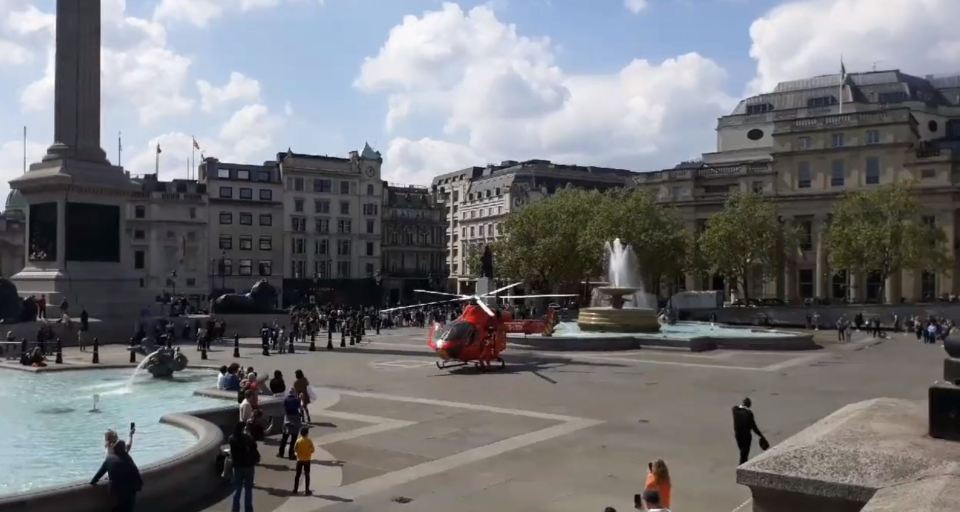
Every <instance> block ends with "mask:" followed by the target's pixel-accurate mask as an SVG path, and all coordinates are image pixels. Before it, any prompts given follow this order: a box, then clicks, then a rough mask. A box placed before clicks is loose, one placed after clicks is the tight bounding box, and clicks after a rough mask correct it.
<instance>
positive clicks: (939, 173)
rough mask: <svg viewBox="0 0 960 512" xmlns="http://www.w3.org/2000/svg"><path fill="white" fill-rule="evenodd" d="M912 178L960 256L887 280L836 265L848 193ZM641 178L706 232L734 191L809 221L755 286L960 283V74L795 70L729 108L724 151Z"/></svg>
mask: <svg viewBox="0 0 960 512" xmlns="http://www.w3.org/2000/svg"><path fill="white" fill-rule="evenodd" d="M902 180H912V181H913V182H914V183H915V188H916V190H917V193H918V194H919V196H920V202H921V205H922V208H923V209H924V213H923V216H922V219H918V220H922V221H923V222H926V223H929V224H932V225H935V226H938V227H942V229H943V230H944V233H945V234H946V237H947V248H948V250H949V251H950V255H951V256H952V259H953V261H954V264H953V268H952V269H950V271H949V272H944V273H940V274H933V273H927V272H918V271H903V272H899V273H897V274H896V275H894V276H892V277H890V278H888V279H887V280H886V282H881V278H880V277H879V276H876V275H856V274H851V275H847V273H846V272H844V271H841V270H838V269H831V268H829V265H828V263H827V262H828V254H827V252H826V250H825V247H824V243H823V236H824V233H825V231H826V229H827V226H828V224H829V221H830V212H831V211H832V209H833V207H834V205H835V204H836V203H837V201H838V200H840V199H841V198H843V197H844V196H845V195H846V194H848V193H850V192H856V191H861V190H870V189H873V188H876V187H878V186H881V185H884V184H889V183H893V182H895V181H902ZM635 182H636V185H637V186H638V187H640V188H644V189H648V190H650V191H651V192H653V193H654V194H656V195H657V197H658V199H659V200H660V201H661V202H663V203H664V204H668V205H671V206H674V207H676V208H677V211H678V212H679V213H680V215H681V216H682V218H683V219H684V221H685V222H686V224H687V227H688V228H689V229H690V230H691V231H694V232H699V231H700V230H702V229H703V227H704V226H705V223H706V221H707V219H709V218H710V216H711V215H713V214H715V213H717V212H719V211H720V210H721V209H722V208H723V204H724V202H725V201H726V200H727V198H728V197H729V196H730V194H731V193H733V192H737V191H739V192H755V193H759V194H762V195H764V196H766V197H768V198H770V199H771V200H772V201H773V202H774V203H775V204H776V206H777V209H778V212H779V215H780V216H781V218H782V220H783V221H784V222H788V223H791V224H793V225H795V226H796V228H797V229H798V231H799V233H800V238H801V240H800V250H799V253H798V254H796V255H788V256H787V258H786V261H785V263H784V265H783V268H781V269H779V270H777V271H776V272H775V273H774V275H772V276H762V275H760V274H759V273H758V274H757V275H754V276H752V279H748V282H750V281H752V282H753V284H752V285H751V290H750V294H751V296H752V297H775V298H779V299H783V300H786V301H789V302H801V301H804V300H809V299H829V300H832V301H843V300H847V301H857V302H859V301H875V302H879V301H881V300H885V301H887V302H899V301H900V300H907V301H920V300H932V299H935V298H943V297H948V296H951V295H954V294H957V293H960V272H958V271H960V264H958V262H957V257H956V256H957V253H956V248H957V245H956V244H957V241H958V240H960V236H958V235H960V231H958V230H960V217H958V211H960V210H958V208H957V207H958V202H957V198H958V197H960V195H958V192H960V76H954V77H942V78H933V77H927V78H919V77H915V76H910V75H906V74H903V73H900V72H899V71H879V72H869V73H855V74H850V75H846V76H844V77H841V76H840V75H828V76H821V77H815V78H810V79H804V80H796V81H791V82H784V83H781V84H779V85H778V86H777V87H776V88H775V90H774V91H773V92H771V93H768V94H761V95H758V96H754V97H751V98H747V99H745V100H743V101H741V102H740V104H739V105H737V107H736V108H735V109H734V111H733V112H732V113H731V114H730V115H728V116H724V117H722V118H720V120H719V122H718V127H717V151H715V152H711V153H705V154H704V155H703V158H702V161H697V162H691V163H685V164H681V165H679V166H677V167H676V168H673V169H667V170H662V171H657V172H651V173H644V174H641V175H639V176H637V177H636V179H635ZM882 285H883V286H882ZM680 289H726V290H727V291H728V292H729V287H728V286H725V283H723V280H722V279H719V278H718V277H716V276H693V275H687V276H684V277H683V278H681V279H677V280H676V282H675V283H673V286H668V287H667V288H666V290H665V291H666V292H667V293H672V292H674V291H677V290H680ZM881 289H884V290H886V293H885V297H880V296H879V293H880V290H881Z"/></svg>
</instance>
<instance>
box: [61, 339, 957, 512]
mask: <svg viewBox="0 0 960 512" xmlns="http://www.w3.org/2000/svg"><path fill="white" fill-rule="evenodd" d="M423 337H424V335H423V332H422V330H419V329H397V330H393V331H385V332H384V333H383V334H381V335H379V336H377V335H371V336H368V337H367V338H366V339H365V341H364V343H363V344H362V345H360V346H357V347H348V348H346V349H340V348H337V349H336V350H335V351H333V352H327V351H325V350H322V351H318V352H307V351H305V350H303V348H302V347H301V346H298V347H297V348H298V352H297V353H296V354H293V355H290V354H278V355H273V356H270V357H264V356H262V355H260V354H259V340H253V339H247V340H242V349H241V353H242V357H241V358H240V360H239V361H238V362H240V363H242V364H244V365H250V366H254V367H255V368H256V369H257V370H258V371H260V372H270V373H272V372H273V370H281V371H283V373H284V376H285V377H286V378H287V380H288V382H289V381H290V380H292V376H293V371H294V370H295V369H298V368H299V369H303V370H304V371H305V372H306V374H307V377H308V378H309V379H310V380H311V382H312V383H313V384H314V385H315V386H317V387H318V389H319V391H320V393H319V394H320V397H319V400H318V402H317V403H315V404H314V406H313V407H312V408H311V414H312V420H313V423H314V428H313V429H312V437H313V438H314V439H315V442H316V444H317V446H318V452H317V454H316V459H317V460H316V461H315V464H314V466H313V468H314V469H313V481H314V484H313V487H314V496H312V497H303V496H298V497H291V496H290V490H291V488H292V480H293V463H292V462H290V461H287V460H284V459H278V458H276V441H277V440H276V439H268V440H267V441H266V442H265V443H264V444H265V446H264V445H261V453H262V454H263V461H262V463H261V466H260V467H258V468H257V478H256V480H257V486H256V504H257V509H258V510H278V511H285V512H299V511H304V512H306V511H312V510H320V509H323V510H330V511H343V512H346V511H361V510H363V511H366V510H370V511H374V510H375V511H382V510H417V511H449V510H458V511H489V510H503V511H508V510H511V511H512V510H517V511H520V510H523V511H535V510H543V511H570V512H574V511H576V512H581V511H600V510H603V507H604V506H607V505H610V506H614V507H616V508H617V510H621V511H622V510H630V509H632V497H633V494H634V493H635V492H639V491H640V490H642V484H643V478H644V476H645V471H646V466H647V462H648V461H650V460H652V459H655V458H658V457H660V458H663V459H665V460H666V461H667V463H668V465H669V467H670V470H671V474H672V479H673V482H674V493H673V496H674V498H673V501H674V503H673V510H676V511H723V512H726V511H733V510H749V503H748V499H749V492H748V490H747V489H746V488H745V487H741V486H739V485H737V484H736V483H735V482H734V479H735V468H736V460H737V450H736V446H735V444H734V440H733V434H732V419H731V414H730V407H731V406H733V405H734V404H736V403H737V402H738V401H739V400H740V399H742V398H743V397H744V396H747V395H749V396H750V397H751V398H752V399H753V401H754V410H755V412H756V416H757V421H758V423H759V425H760V428H761V429H762V430H763V431H764V433H765V434H766V436H767V437H768V438H769V439H770V440H771V442H772V443H776V442H778V441H780V440H783V439H785V438H787V437H789V436H790V435H791V434H793V433H795V432H797V431H799V430H801V429H802V428H804V427H806V426H808V425H809V424H811V423H813V422H814V421H816V420H817V419H819V418H821V417H823V416H825V415H827V414H829V413H831V412H833V411H834V410H836V409H838V408H839V407H841V406H843V405H844V404H847V403H850V402H855V401H859V400H863V399H867V398H872V397H878V396H889V397H903V398H910V399H917V400H919V399H923V398H925V395H926V391H927V386H928V385H929V383H930V382H931V381H933V380H934V379H936V378H937V376H938V375H939V372H940V366H941V364H942V360H943V350H942V348H941V347H939V346H936V347H934V346H930V345H921V344H919V343H917V342H916V340H915V339H914V338H913V337H912V336H907V335H895V336H894V337H893V338H892V339H887V340H874V339H871V338H868V337H867V336H866V335H865V334H863V333H857V335H856V336H855V338H854V342H853V343H850V344H845V345H836V344H828V343H824V345H825V348H823V349H822V350H817V351H812V352H792V353H771V352H738V351H714V352H706V353H697V354H694V353H690V352H679V351H670V350H651V349H643V350H636V351H627V352H593V353H585V352H578V353H561V352H557V353H546V352H538V353H533V352H518V351H515V350H514V351H508V352H507V353H506V354H505V359H506V361H507V364H508V366H507V368H506V369H505V370H502V371H496V372H489V373H477V372H476V371H475V370H473V369H472V368H463V369H459V370H452V371H451V370H438V369H437V368H436V367H435V366H434V364H433V361H434V358H433V355H432V354H431V353H430V352H429V350H428V349H427V347H425V346H424V340H423ZM830 338H831V336H830V333H829V332H824V333H821V334H820V335H819V337H818V339H822V340H829V339H830ZM338 341H339V340H338ZM324 345H325V340H324V343H320V344H318V347H323V346H324ZM185 350H186V353H187V354H188V355H189V356H190V357H191V362H192V363H195V364H198V363H202V361H200V359H199V354H197V353H196V352H195V351H194V348H192V347H186V346H185ZM101 355H102V357H101V360H102V363H103V364H105V365H106V364H115V363H116V364H125V358H126V352H125V350H124V349H123V348H122V347H119V346H107V347H103V349H102V353H101ZM231 355H232V347H217V348H216V349H215V350H214V351H212V352H211V353H210V359H209V361H207V363H209V364H210V365H212V366H218V365H219V364H221V363H225V362H229V361H232V358H231V357H230V356H231ZM88 361H89V352H88V353H83V354H81V353H80V352H77V351H76V349H70V350H68V351H67V352H66V353H65V362H66V364H68V365H70V364H85V363H87V362H88ZM211 384H213V382H212V381H211ZM203 507H204V509H205V510H210V511H229V510H230V500H229V497H227V496H226V495H225V493H222V494H221V495H220V496H219V497H213V498H211V500H210V502H209V503H207V504H205V505H203Z"/></svg>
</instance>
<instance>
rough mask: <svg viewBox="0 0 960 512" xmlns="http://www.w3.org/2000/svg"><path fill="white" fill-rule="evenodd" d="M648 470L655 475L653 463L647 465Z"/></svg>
mask: <svg viewBox="0 0 960 512" xmlns="http://www.w3.org/2000/svg"><path fill="white" fill-rule="evenodd" d="M647 469H649V470H650V472H651V473H653V463H652V462H648V463H647Z"/></svg>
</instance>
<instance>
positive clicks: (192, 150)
mask: <svg viewBox="0 0 960 512" xmlns="http://www.w3.org/2000/svg"><path fill="white" fill-rule="evenodd" d="M191 139H192V141H191V144H190V167H188V168H187V179H188V180H189V179H190V169H194V168H195V164H196V158H197V145H196V141H197V138H196V137H191Z"/></svg>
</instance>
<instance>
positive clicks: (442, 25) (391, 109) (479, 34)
mask: <svg viewBox="0 0 960 512" xmlns="http://www.w3.org/2000/svg"><path fill="white" fill-rule="evenodd" d="M725 80H726V73H725V72H724V70H723V69H722V68H720V66H718V65H717V64H716V63H715V62H713V61H712V60H710V59H708V58H705V57H703V56H701V55H699V54H696V53H690V54H686V55H681V56H678V57H675V58H671V59H666V60H664V61H662V62H649V61H646V60H640V59H638V60H634V61H633V62H631V63H629V64H627V65H626V66H624V67H623V68H622V69H621V70H620V71H619V72H617V73H613V74H603V75H600V74H596V75H576V74H567V73H565V72H564V71H563V70H562V69H561V68H560V67H559V66H557V65H556V64H555V63H554V48H553V46H552V44H551V43H550V41H549V40H548V39H543V38H530V37H526V36H521V35H519V34H518V33H517V30H516V27H514V26H513V25H508V24H504V23H502V22H500V21H499V20H498V19H497V18H496V15H495V14H494V12H493V11H492V10H491V9H490V8H488V7H487V6H479V7H476V8H473V9H471V10H469V11H463V10H462V9H461V8H460V7H459V6H457V5H454V4H444V5H443V7H442V8H441V9H440V10H439V11H433V12H427V13H425V14H423V15H422V16H420V17H415V16H407V17H406V18H404V20H403V22H402V23H401V24H400V25H398V26H396V27H394V28H393V29H392V30H391V31H390V34H389V36H388V38H387V41H386V42H385V43H384V44H383V46H382V47H381V49H380V51H379V53H378V55H376V56H374V57H369V58H367V59H365V60H364V62H363V65H362V67H361V70H360V75H359V76H358V78H357V79H356V81H355V86H356V87H358V88H360V89H362V90H364V91H368V92H380V93H386V94H387V99H388V112H387V116H386V120H385V124H386V126H387V128H388V129H389V130H392V131H394V132H399V133H398V136H397V138H395V139H394V142H392V143H391V145H390V148H389V149H388V151H387V155H386V159H385V165H386V169H385V172H387V173H390V172H398V173H399V174H401V175H406V176H410V177H413V178H415V179H418V180H426V181H428V180H427V179H426V178H428V177H429V176H431V175H433V174H436V173H438V172H442V171H449V170H452V168H451V167H442V165H443V164H444V161H445V160H455V162H451V163H456V165H457V166H459V167H463V166H464V165H466V164H468V163H471V162H467V159H468V158H472V159H473V160H474V161H473V162H472V163H473V164H478V165H482V164H484V163H486V162H487V161H500V160H505V159H526V158H549V159H552V160H555V161H562V162H565V163H579V164H600V165H617V166H622V167H627V168H633V169H649V168H651V167H658V166H665V165H672V164H673V163H675V162H676V161H677V160H680V159H685V158H688V157H689V156H690V154H691V153H696V152H699V151H709V150H711V149H712V147H713V141H714V132H713V128H714V126H713V120H714V119H715V118H716V117H717V116H718V115H721V114H723V113H725V112H726V111H727V110H728V109H729V108H731V107H732V105H733V103H734V99H733V98H730V97H728V96H727V95H726V94H724V93H723V85H724V82H725ZM425 112H427V113H430V114H432V115H433V116H435V117H437V118H439V119H440V125H441V127H442V129H443V133H444V134H445V135H446V138H448V139H449V140H447V141H440V140H434V139H420V140H418V141H413V140H410V138H408V137H404V136H403V135H404V134H403V133H402V128H403V125H404V124H405V123H404V121H405V120H406V119H407V118H408V117H409V116H411V115H413V114H414V113H416V114H417V115H423V114H424V113H425ZM434 153H436V154H437V155H438V156H431V155H433V154H434ZM447 155H454V157H455V158H452V157H451V158H448V156H447ZM478 155H480V157H478ZM481 157H482V158H481ZM394 158H399V161H393V160H392V159H394ZM453 168H456V167H453Z"/></svg>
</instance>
